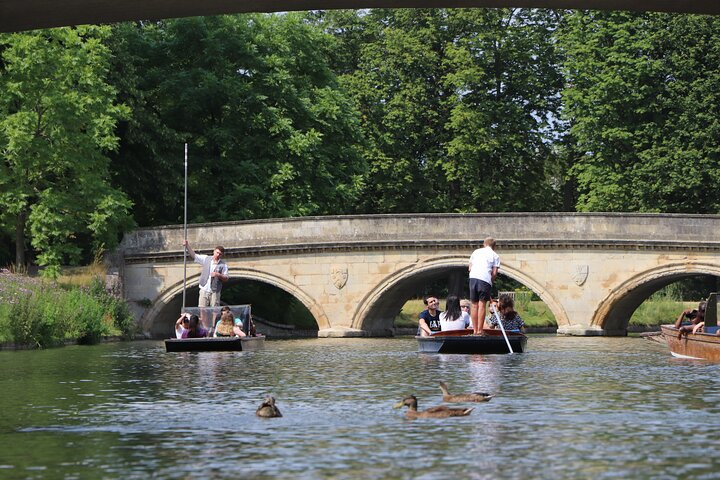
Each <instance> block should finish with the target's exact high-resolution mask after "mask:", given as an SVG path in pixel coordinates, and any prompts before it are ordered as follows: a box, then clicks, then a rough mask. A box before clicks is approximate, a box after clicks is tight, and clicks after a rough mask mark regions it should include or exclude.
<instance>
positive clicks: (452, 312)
mask: <svg viewBox="0 0 720 480" xmlns="http://www.w3.org/2000/svg"><path fill="white" fill-rule="evenodd" d="M470 322H471V320H470V313H469V312H466V311H464V310H462V309H461V308H460V299H459V298H458V297H457V296H456V295H450V296H449V297H448V298H447V300H446V301H445V311H444V312H442V313H441V314H440V330H441V331H443V332H447V331H450V330H465V329H466V328H468V326H469V325H470Z"/></svg>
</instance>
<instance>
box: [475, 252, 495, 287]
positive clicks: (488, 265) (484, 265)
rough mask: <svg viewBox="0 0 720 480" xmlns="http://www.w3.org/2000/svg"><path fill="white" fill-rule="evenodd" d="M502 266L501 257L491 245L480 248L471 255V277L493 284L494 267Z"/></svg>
mask: <svg viewBox="0 0 720 480" xmlns="http://www.w3.org/2000/svg"><path fill="white" fill-rule="evenodd" d="M495 267H497V268H500V257H499V256H498V254H497V253H495V251H493V249H492V248H490V247H483V248H478V249H477V250H475V251H474V252H473V253H472V255H470V278H477V279H478V280H482V281H484V282H487V283H489V284H490V285H492V283H493V282H492V271H493V268H495Z"/></svg>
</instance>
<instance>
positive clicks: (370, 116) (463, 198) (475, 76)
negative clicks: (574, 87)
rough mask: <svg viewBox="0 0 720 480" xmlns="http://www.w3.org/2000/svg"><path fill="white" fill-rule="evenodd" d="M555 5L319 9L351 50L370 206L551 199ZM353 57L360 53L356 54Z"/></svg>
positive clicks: (397, 208) (555, 192) (439, 207)
mask: <svg viewBox="0 0 720 480" xmlns="http://www.w3.org/2000/svg"><path fill="white" fill-rule="evenodd" d="M559 18H560V16H559V14H558V13H556V12H552V11H547V10H537V11H536V10H515V9H513V10H509V9H471V10H470V9H467V10H466V9H434V10H424V9H413V10H371V11H369V12H357V13H356V14H355V16H352V15H351V14H349V13H348V12H339V13H327V14H325V15H324V16H315V17H314V19H316V20H318V21H320V22H321V25H322V26H323V28H325V30H326V31H327V32H330V33H332V34H333V35H335V36H336V38H337V39H338V42H339V43H340V50H344V51H345V52H350V54H347V53H345V54H343V53H337V54H336V55H334V57H333V58H334V60H335V62H336V68H338V69H339V70H340V71H342V72H348V73H346V74H345V75H344V76H343V77H342V79H343V83H344V84H345V85H346V86H347V88H348V90H349V91H350V92H351V93H352V94H353V96H354V98H355V100H356V102H357V104H358V106H359V107H358V108H359V109H360V111H361V113H362V117H361V118H362V126H363V130H364V132H365V136H366V138H367V140H368V148H367V149H366V151H365V156H366V158H367V160H368V163H369V174H368V180H367V182H366V183H367V194H366V195H365V197H364V198H365V201H364V203H363V208H365V210H367V211H370V212H408V211H410V212H422V211H461V212H465V211H489V210H495V211H498V210H499V211H503V210H505V211H507V210H543V209H551V208H553V207H555V206H557V205H560V203H561V194H560V190H561V187H562V186H561V185H558V184H557V182H553V181H552V180H555V179H556V177H553V176H551V174H555V173H556V171H557V168H550V167H551V166H552V165H551V164H552V162H554V161H555V159H554V157H553V154H552V142H553V141H554V139H555V138H554V137H555V135H556V133H555V132H556V130H557V125H555V123H554V120H555V119H556V118H557V117H558V115H559V107H560V103H559V92H560V89H561V86H562V76H561V74H560V69H559V68H560V66H559V57H558V53H557V51H556V49H555V46H554V44H555V42H554V38H553V32H554V30H555V28H556V25H557V23H558V21H559ZM354 58H357V60H355V63H354V64H353V59H354Z"/></svg>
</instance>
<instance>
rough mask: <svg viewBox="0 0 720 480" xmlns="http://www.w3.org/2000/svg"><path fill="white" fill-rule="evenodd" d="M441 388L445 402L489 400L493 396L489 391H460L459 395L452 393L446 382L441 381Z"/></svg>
mask: <svg viewBox="0 0 720 480" xmlns="http://www.w3.org/2000/svg"><path fill="white" fill-rule="evenodd" d="M440 390H442V393H443V402H449V403H452V402H455V403H462V402H487V401H489V400H490V399H491V398H492V397H493V396H492V395H490V394H489V393H484V392H474V393H459V394H457V395H451V394H450V392H448V389H447V385H445V382H440Z"/></svg>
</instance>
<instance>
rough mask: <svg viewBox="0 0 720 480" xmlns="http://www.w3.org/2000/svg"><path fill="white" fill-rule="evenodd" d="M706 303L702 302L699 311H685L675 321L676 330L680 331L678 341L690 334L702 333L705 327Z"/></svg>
mask: <svg viewBox="0 0 720 480" xmlns="http://www.w3.org/2000/svg"><path fill="white" fill-rule="evenodd" d="M705 307H706V302H700V303H699V304H698V308H697V310H683V311H682V313H681V314H680V315H678V318H677V320H675V328H677V329H678V340H679V339H681V338H682V336H683V335H687V334H688V333H697V332H698V331H700V332H702V329H703V326H704V325H705Z"/></svg>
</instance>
